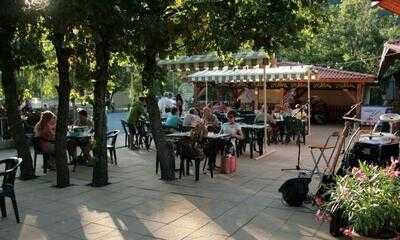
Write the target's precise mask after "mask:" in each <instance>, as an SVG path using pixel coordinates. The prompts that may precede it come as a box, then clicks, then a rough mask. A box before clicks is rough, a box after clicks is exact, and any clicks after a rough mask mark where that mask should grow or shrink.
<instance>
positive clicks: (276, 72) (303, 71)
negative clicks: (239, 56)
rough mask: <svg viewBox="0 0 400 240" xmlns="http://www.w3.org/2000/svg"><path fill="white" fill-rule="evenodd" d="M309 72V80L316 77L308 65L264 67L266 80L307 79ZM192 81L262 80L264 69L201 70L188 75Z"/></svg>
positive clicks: (230, 81) (233, 81)
mask: <svg viewBox="0 0 400 240" xmlns="http://www.w3.org/2000/svg"><path fill="white" fill-rule="evenodd" d="M309 73H310V76H311V80H313V79H316V78H317V74H318V73H317V72H316V71H313V70H312V66H310V65H302V66H280V67H274V68H266V69H265V77H266V79H267V81H293V80H298V81H300V80H305V81H306V80H308V75H309ZM188 79H189V80H190V81H192V82H215V83H236V82H249V83H251V82H255V83H257V82H262V81H263V80H264V69H262V68H252V69H222V70H203V71H200V72H196V73H194V74H191V75H189V76H188Z"/></svg>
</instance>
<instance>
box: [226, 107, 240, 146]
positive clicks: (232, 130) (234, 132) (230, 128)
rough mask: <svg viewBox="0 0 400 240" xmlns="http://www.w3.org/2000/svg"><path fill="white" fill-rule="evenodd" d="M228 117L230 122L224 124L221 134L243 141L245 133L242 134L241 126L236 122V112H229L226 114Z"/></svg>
mask: <svg viewBox="0 0 400 240" xmlns="http://www.w3.org/2000/svg"><path fill="white" fill-rule="evenodd" d="M226 117H227V118H228V122H226V123H224V124H222V127H221V133H222V134H229V135H230V136H231V137H234V138H236V139H239V140H242V139H243V133H242V129H241V128H240V126H239V124H237V123H236V122H235V112H234V111H232V110H231V111H229V112H228V113H227V114H226Z"/></svg>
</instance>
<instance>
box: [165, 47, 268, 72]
mask: <svg viewBox="0 0 400 240" xmlns="http://www.w3.org/2000/svg"><path fill="white" fill-rule="evenodd" d="M231 58H232V59H233V60H234V61H235V65H228V66H227V65H226V63H225V62H226V59H222V58H221V57H219V56H218V54H217V53H215V52H213V53H209V54H205V55H193V56H181V57H177V58H175V59H165V60H159V61H158V65H159V66H160V67H162V68H165V69H168V70H172V71H175V70H179V71H201V70H204V69H214V68H217V69H223V68H234V67H235V68H245V67H253V66H265V65H267V64H268V61H269V56H268V54H267V53H266V52H264V51H257V52H241V53H235V54H233V55H232V56H231Z"/></svg>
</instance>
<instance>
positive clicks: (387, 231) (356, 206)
mask: <svg viewBox="0 0 400 240" xmlns="http://www.w3.org/2000/svg"><path fill="white" fill-rule="evenodd" d="M330 194H331V196H330V199H329V201H328V202H326V203H324V204H323V205H322V207H321V209H320V210H319V212H318V213H317V215H316V218H317V219H318V220H329V217H328V215H329V214H334V213H337V212H338V211H340V212H341V213H342V214H343V215H342V217H343V218H345V219H346V220H347V221H348V225H349V226H348V228H347V229H346V231H344V233H345V234H346V233H349V232H352V231H354V232H357V233H359V234H361V235H363V236H370V237H384V236H385V237H391V236H395V235H397V234H399V232H400V162H399V160H392V164H391V166H389V167H387V168H378V167H376V166H369V165H365V164H363V163H360V167H359V168H354V169H353V170H352V172H351V174H349V175H346V176H344V177H337V185H336V187H335V188H333V189H332V190H331V192H330Z"/></svg>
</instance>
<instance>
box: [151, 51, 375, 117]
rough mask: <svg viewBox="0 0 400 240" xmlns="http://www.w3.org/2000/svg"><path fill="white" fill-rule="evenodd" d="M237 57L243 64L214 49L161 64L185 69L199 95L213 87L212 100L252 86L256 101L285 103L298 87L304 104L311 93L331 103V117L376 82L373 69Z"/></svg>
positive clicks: (263, 56) (236, 94)
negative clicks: (232, 62)
mask: <svg viewBox="0 0 400 240" xmlns="http://www.w3.org/2000/svg"><path fill="white" fill-rule="evenodd" d="M233 58H234V59H239V60H240V61H239V64H237V65H224V63H223V62H222V61H220V60H219V59H218V57H217V55H216V54H207V55H196V56H190V57H187V56H185V57H180V58H177V59H174V60H168V59H167V60H161V61H159V65H160V66H161V67H164V68H166V69H169V70H180V71H182V72H183V73H184V74H183V79H184V81H188V82H191V83H193V85H194V93H195V98H199V97H200V96H202V95H207V90H208V89H209V88H212V89H214V90H215V91H216V95H217V96H216V97H215V98H214V99H210V100H213V101H216V100H219V99H220V98H221V97H222V96H223V95H224V94H226V93H227V92H230V93H231V95H232V99H238V98H239V97H240V96H241V95H242V94H243V93H244V92H245V91H246V89H251V90H252V91H253V93H254V101H255V103H256V104H260V105H261V104H262V103H263V102H266V103H267V104H280V103H281V104H282V102H283V101H285V99H287V95H288V93H289V92H293V91H295V92H296V94H295V95H296V99H297V100H298V101H299V102H302V103H306V102H307V101H308V102H309V98H310V95H313V96H319V97H320V98H321V99H322V100H323V101H324V102H326V103H327V104H328V107H329V108H330V109H329V110H330V111H329V112H330V113H332V114H333V115H332V116H330V118H331V119H337V118H338V117H337V116H340V115H341V114H342V113H344V112H346V111H347V110H348V107H349V106H351V105H353V104H354V103H357V102H360V101H362V100H363V99H364V93H365V87H366V86H369V85H373V84H375V83H376V76H375V75H371V74H363V73H358V72H350V71H344V70H339V69H333V68H327V67H321V66H313V65H303V64H299V63H292V62H282V63H279V64H278V63H277V61H276V59H275V58H274V57H273V58H272V59H271V60H270V59H269V58H268V55H267V54H266V53H264V52H249V53H238V54H235V55H233ZM268 63H269V64H268ZM264 79H265V81H264ZM310 92H311V93H310ZM307 98H308V99H307ZM205 99H206V100H208V97H206V98H205ZM263 99H264V101H263Z"/></svg>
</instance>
